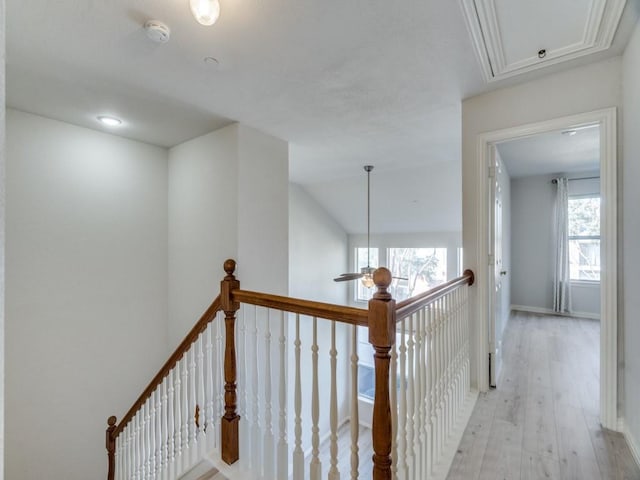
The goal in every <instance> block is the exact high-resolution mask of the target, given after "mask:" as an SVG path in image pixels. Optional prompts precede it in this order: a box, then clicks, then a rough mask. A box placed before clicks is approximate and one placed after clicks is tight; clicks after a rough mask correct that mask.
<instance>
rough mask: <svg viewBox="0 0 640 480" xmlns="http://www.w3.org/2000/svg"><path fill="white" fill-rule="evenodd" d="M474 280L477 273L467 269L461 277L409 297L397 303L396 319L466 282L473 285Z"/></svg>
mask: <svg viewBox="0 0 640 480" xmlns="http://www.w3.org/2000/svg"><path fill="white" fill-rule="evenodd" d="M474 281H475V275H474V274H473V272H472V271H471V270H465V271H464V273H463V274H462V276H461V277H458V278H454V279H453V280H449V281H448V282H447V283H443V284H442V285H438V286H437V287H434V288H432V289H431V290H428V291H426V292H424V293H421V294H420V295H416V296H415V297H411V298H408V299H407V300H404V301H402V302H400V303H398V304H397V305H396V319H397V320H398V321H400V320H402V319H403V318H407V317H408V316H409V315H411V314H412V313H415V312H417V311H418V310H420V309H421V308H422V307H424V306H425V305H427V304H429V303H431V302H433V301H434V300H437V299H438V298H440V297H443V296H444V295H446V294H447V293H449V292H451V291H453V290H455V289H456V287H459V286H460V285H466V284H468V285H469V286H471V285H473V283H474Z"/></svg>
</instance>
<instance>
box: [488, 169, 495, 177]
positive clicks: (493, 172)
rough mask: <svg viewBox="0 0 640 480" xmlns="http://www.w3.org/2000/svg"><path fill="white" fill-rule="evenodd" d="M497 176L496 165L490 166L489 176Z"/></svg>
mask: <svg viewBox="0 0 640 480" xmlns="http://www.w3.org/2000/svg"><path fill="white" fill-rule="evenodd" d="M495 176H496V167H489V178H495Z"/></svg>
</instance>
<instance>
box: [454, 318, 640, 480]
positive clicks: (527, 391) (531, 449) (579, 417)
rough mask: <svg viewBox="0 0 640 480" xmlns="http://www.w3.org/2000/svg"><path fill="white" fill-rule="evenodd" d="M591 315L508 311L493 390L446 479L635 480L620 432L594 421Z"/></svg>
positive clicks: (639, 475) (595, 329)
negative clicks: (578, 316) (498, 378)
mask: <svg viewBox="0 0 640 480" xmlns="http://www.w3.org/2000/svg"><path fill="white" fill-rule="evenodd" d="M599 331H600V324H599V322H597V321H594V320H586V319H575V318H565V317H555V316H544V315H538V314H531V313H524V312H514V313H512V315H511V318H510V320H509V324H508V325H507V329H506V332H505V337H504V338H505V341H504V364H503V371H502V373H501V381H500V382H499V383H498V389H496V390H492V391H490V392H488V393H487V394H481V395H480V397H479V399H478V403H477V404H476V407H475V409H474V412H473V415H472V417H471V420H470V422H469V425H468V426H467V429H466V431H465V433H464V437H463V439H462V442H461V444H460V447H459V449H458V452H457V454H456V457H455V459H454V461H453V464H452V467H451V470H450V473H449V476H448V477H447V478H448V479H449V480H473V479H491V480H496V479H504V480H517V479H521V480H529V479H546V478H551V479H572V480H573V479H575V480H595V479H628V480H639V479H640V469H638V466H637V465H636V464H635V462H634V460H633V457H632V455H631V452H630V450H629V448H628V447H627V445H626V443H625V440H624V438H623V436H622V435H621V434H619V433H615V432H611V431H608V430H604V429H602V428H601V427H600V425H599V423H598V408H599V405H598V404H599V401H598V397H599V392H598V390H599V386H598V376H599V373H598V372H599Z"/></svg>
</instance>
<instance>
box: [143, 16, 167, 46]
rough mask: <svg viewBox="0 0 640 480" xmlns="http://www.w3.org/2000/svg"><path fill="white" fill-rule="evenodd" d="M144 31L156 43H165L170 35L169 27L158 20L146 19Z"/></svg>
mask: <svg viewBox="0 0 640 480" xmlns="http://www.w3.org/2000/svg"><path fill="white" fill-rule="evenodd" d="M144 31H145V32H146V34H147V37H149V38H150V39H151V40H153V41H154V42H156V43H167V42H168V41H169V37H171V29H170V28H169V27H168V26H167V24H166V23H163V22H161V21H160V20H147V22H146V23H145V24H144Z"/></svg>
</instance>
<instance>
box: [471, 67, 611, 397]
mask: <svg viewBox="0 0 640 480" xmlns="http://www.w3.org/2000/svg"><path fill="white" fill-rule="evenodd" d="M621 81H622V78H621V58H620V57H616V58H613V59H609V60H605V61H602V62H597V63H592V64H589V65H586V66H582V67H577V68H573V69H570V70H566V71H563V72H560V73H555V74H552V75H547V76H545V77H541V78H539V79H536V80H532V81H529V82H526V83H522V84H519V85H516V86H512V87H506V88H502V89H499V90H494V91H492V92H489V93H485V94H482V95H478V96H475V97H472V98H468V99H466V100H464V101H463V102H462V223H463V228H462V231H463V248H464V263H465V265H464V267H465V268H470V269H472V270H474V271H477V268H478V265H479V264H480V262H485V261H486V258H485V254H484V253H483V252H479V251H478V250H477V233H476V232H477V231H478V218H477V205H476V196H477V188H478V186H479V185H480V184H481V182H480V179H479V178H478V177H477V175H478V169H477V162H478V161H479V159H478V157H477V149H476V140H477V136H478V135H479V134H480V133H483V132H491V131H495V130H500V129H505V128H510V127H515V126H519V125H525V124H529V123H534V122H541V121H544V120H549V119H552V118H558V117H563V116H567V115H574V114H578V113H583V112H589V111H593V110H598V109H602V108H608V107H619V106H620V105H621V94H622V89H621ZM482 281H483V279H478V282H482ZM471 288H472V290H471V296H470V301H471V311H477V309H478V308H479V307H478V305H479V304H478V298H477V296H476V292H477V287H471ZM472 329H473V324H472ZM471 333H472V335H473V337H472V338H477V336H478V332H477V331H475V329H474V330H472V332H471ZM472 348H473V349H474V350H473V351H472V352H471V355H472V358H477V352H476V351H475V348H476V344H475V342H474V343H473V346H472ZM471 375H472V383H473V384H474V386H477V372H476V362H472V372H471Z"/></svg>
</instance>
